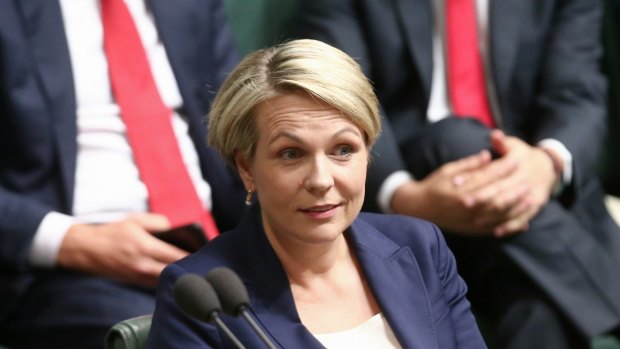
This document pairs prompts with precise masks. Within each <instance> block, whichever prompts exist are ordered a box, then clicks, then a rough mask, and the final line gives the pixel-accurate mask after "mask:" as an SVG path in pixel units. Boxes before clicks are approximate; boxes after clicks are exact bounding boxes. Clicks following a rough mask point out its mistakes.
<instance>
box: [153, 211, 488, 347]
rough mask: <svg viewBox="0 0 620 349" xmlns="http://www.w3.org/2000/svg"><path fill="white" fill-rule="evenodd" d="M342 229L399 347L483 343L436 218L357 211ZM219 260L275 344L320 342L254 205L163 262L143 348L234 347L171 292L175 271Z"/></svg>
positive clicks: (232, 321) (255, 343)
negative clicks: (199, 245)
mask: <svg viewBox="0 0 620 349" xmlns="http://www.w3.org/2000/svg"><path fill="white" fill-rule="evenodd" d="M345 234H346V235H347V236H348V238H349V239H350V240H351V242H352V244H351V246H352V247H353V249H354V252H355V254H356V256H357V258H358V260H359V263H360V265H361V267H362V270H363V272H364V275H365V277H366V279H367V281H368V283H369V285H370V287H371V289H372V292H373V294H374V295H375V297H376V299H377V302H378V303H379V306H380V307H381V310H382V312H383V314H384V315H385V317H386V319H387V321H388V323H389V324H390V326H391V327H392V330H393V331H394V333H395V335H396V337H397V338H398V341H399V342H400V344H401V345H402V347H403V348H424V349H432V348H461V349H462V348H472V349H473V348H486V345H485V343H484V341H483V339H482V336H481V334H480V332H479V330H478V327H477V325H476V321H475V319H474V317H473V315H472V313H471V311H470V304H469V301H468V300H467V299H466V297H465V294H466V291H467V288H466V285H465V283H464V282H463V280H462V279H461V278H460V277H459V275H458V274H457V268H456V264H455V261H454V257H453V255H452V253H451V252H450V250H449V249H448V247H447V246H446V243H445V241H444V239H443V236H442V233H441V231H440V230H439V229H438V228H437V227H436V226H434V225H432V224H431V223H429V222H426V221H422V220H418V219H414V218H408V217H402V216H388V215H378V214H371V213H361V214H360V216H359V217H358V218H357V219H356V220H355V221H354V222H353V224H352V225H351V227H350V228H349V229H348V230H347V231H346V232H345ZM218 266H226V267H229V268H231V269H233V270H234V271H236V272H237V273H238V274H239V276H240V277H241V279H242V280H243V282H244V284H245V285H246V287H247V289H248V293H249V295H250V302H251V306H252V313H253V314H252V315H253V316H255V317H256V318H257V319H258V323H259V324H260V326H262V328H263V329H264V330H265V331H266V333H267V335H268V336H269V337H270V338H271V340H272V341H273V342H274V343H275V344H276V346H277V347H281V348H322V345H321V344H320V343H319V342H318V341H317V340H316V339H315V338H314V336H313V335H312V334H311V333H310V332H309V331H308V330H307V329H306V328H305V327H304V326H303V324H302V323H301V321H300V319H299V315H298V314H297V311H296V308H295V304H294V300H293V295H292V293H291V289H290V285H289V283H288V279H287V277H286V274H285V272H284V269H283V268H282V265H281V264H280V261H279V259H278V258H277V256H276V254H275V252H274V251H273V249H272V248H271V245H270V244H269V242H268V241H267V239H266V237H265V235H264V231H263V228H262V224H261V221H260V214H259V209H258V208H254V209H253V210H252V211H251V212H249V213H248V214H247V215H246V216H245V218H244V220H243V221H242V222H241V223H240V225H239V226H238V227H237V228H236V229H235V230H233V231H231V232H228V233H226V234H224V235H221V236H220V237H218V238H217V239H215V240H213V241H212V242H211V243H210V244H209V245H208V246H206V247H204V248H203V249H202V250H200V251H199V252H197V253H195V254H193V255H191V256H189V257H187V258H185V259H183V260H181V261H179V262H176V263H173V264H171V265H170V266H168V267H167V268H166V269H165V270H164V272H163V273H162V275H161V278H160V283H159V286H158V289H157V303H156V310H155V314H154V316H153V322H152V327H151V332H150V337H149V340H148V343H147V347H148V348H150V349H156V348H186V349H189V348H234V346H233V345H232V343H230V342H229V341H228V339H227V338H225V336H224V335H223V334H222V333H220V332H219V331H218V330H217V329H216V327H215V326H214V325H211V324H206V323H200V322H199V321H197V320H195V319H193V318H191V317H189V316H188V315H186V314H185V313H183V311H182V310H180V309H179V308H178V307H177V306H176V304H175V301H174V296H173V286H174V283H175V281H176V280H177V278H178V277H179V276H181V275H183V274H185V273H188V272H191V273H197V274H200V275H204V274H206V273H207V272H208V271H209V270H210V269H212V268H214V267H218ZM222 318H223V320H224V322H225V323H226V324H227V325H228V326H229V327H230V329H231V330H232V331H233V332H234V333H235V334H236V335H237V336H238V337H239V339H240V340H241V342H242V343H243V344H244V345H245V346H246V347H248V348H261V347H263V344H262V343H261V342H260V339H259V338H258V337H257V336H256V335H255V334H254V333H253V332H252V331H251V328H250V327H249V326H248V325H247V324H246V323H245V322H244V321H243V320H242V319H239V318H233V317H230V316H226V315H223V316H222Z"/></svg>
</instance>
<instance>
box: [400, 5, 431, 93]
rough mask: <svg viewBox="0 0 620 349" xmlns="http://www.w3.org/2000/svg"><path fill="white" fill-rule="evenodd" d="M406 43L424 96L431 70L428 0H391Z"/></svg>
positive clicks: (428, 87) (429, 84) (428, 88)
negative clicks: (420, 81) (418, 75)
mask: <svg viewBox="0 0 620 349" xmlns="http://www.w3.org/2000/svg"><path fill="white" fill-rule="evenodd" d="M392 1H393V2H394V3H395V8H396V12H397V13H398V18H399V19H400V25H401V27H402V28H403V33H404V34H403V35H404V37H405V40H406V44H407V46H408V47H409V50H410V51H411V54H412V56H413V58H414V61H415V64H416V66H417V68H418V69H417V70H418V72H419V74H420V78H421V79H422V84H423V87H424V93H425V97H426V99H427V100H428V99H429V97H430V91H431V78H432V71H433V23H434V21H433V11H432V8H431V1H430V0H392Z"/></svg>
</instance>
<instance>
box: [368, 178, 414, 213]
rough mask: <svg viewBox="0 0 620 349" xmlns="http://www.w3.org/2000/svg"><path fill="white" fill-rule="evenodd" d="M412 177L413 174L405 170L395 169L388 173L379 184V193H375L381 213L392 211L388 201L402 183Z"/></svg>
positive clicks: (390, 200)
mask: <svg viewBox="0 0 620 349" xmlns="http://www.w3.org/2000/svg"><path fill="white" fill-rule="evenodd" d="M412 179H413V176H411V174H410V173H409V172H407V171H396V172H394V173H392V174H391V175H389V176H388V177H387V178H386V179H385V180H384V181H383V184H381V188H379V194H378V195H377V203H378V204H379V208H380V209H381V211H382V212H383V213H393V211H392V207H391V205H390V203H391V202H392V197H393V196H394V193H395V192H396V190H397V189H398V188H399V187H400V186H401V185H403V184H405V183H407V182H409V181H410V180H412Z"/></svg>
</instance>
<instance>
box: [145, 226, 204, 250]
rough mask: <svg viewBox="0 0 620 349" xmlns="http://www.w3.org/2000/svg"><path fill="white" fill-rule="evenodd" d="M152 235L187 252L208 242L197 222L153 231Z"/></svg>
mask: <svg viewBox="0 0 620 349" xmlns="http://www.w3.org/2000/svg"><path fill="white" fill-rule="evenodd" d="M153 236H155V237H156V238H158V239H161V240H163V241H165V242H167V243H169V244H172V245H175V246H177V247H179V248H181V249H183V250H185V251H188V252H195V251H197V250H198V249H200V248H201V247H202V246H204V245H205V244H206V243H207V242H208V240H207V237H206V236H205V234H204V232H203V230H202V228H201V227H200V226H199V225H198V224H188V225H184V226H181V227H177V228H173V229H170V230H166V231H162V232H158V233H154V234H153Z"/></svg>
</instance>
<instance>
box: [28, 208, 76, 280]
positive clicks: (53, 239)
mask: <svg viewBox="0 0 620 349" xmlns="http://www.w3.org/2000/svg"><path fill="white" fill-rule="evenodd" d="M75 223H76V221H75V219H74V218H73V217H71V216H68V215H65V214H62V213H58V212H50V213H48V214H47V215H46V216H45V217H43V220H42V221H41V224H39V228H38V229H37V231H36V233H35V234H34V238H33V239H32V245H31V246H30V251H29V252H28V261H29V262H30V264H31V265H32V266H35V267H43V268H52V267H54V266H56V262H57V259H58V252H59V251H60V245H61V244H62V240H63V239H64V238H65V235H66V234H67V231H68V230H69V228H70V227H71V226H72V225H73V224H75Z"/></svg>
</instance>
